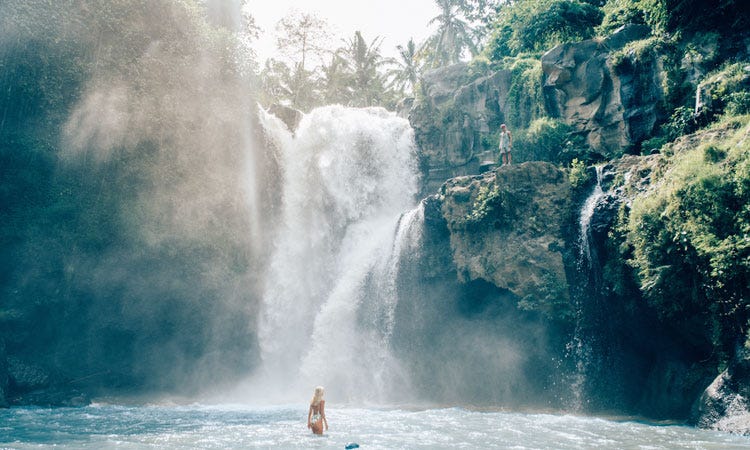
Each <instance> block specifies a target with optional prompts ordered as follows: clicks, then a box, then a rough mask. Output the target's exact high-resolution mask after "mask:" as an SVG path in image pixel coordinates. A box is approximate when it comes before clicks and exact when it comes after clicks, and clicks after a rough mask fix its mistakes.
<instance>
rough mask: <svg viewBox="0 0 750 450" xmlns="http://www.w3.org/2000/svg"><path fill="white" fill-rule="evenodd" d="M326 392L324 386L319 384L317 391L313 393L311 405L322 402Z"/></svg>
mask: <svg viewBox="0 0 750 450" xmlns="http://www.w3.org/2000/svg"><path fill="white" fill-rule="evenodd" d="M324 393H325V390H324V389H323V386H318V387H316V388H315V392H314V393H313V397H312V400H310V404H311V405H317V404H318V403H320V401H321V400H323V394H324Z"/></svg>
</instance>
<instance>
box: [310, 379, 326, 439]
mask: <svg viewBox="0 0 750 450" xmlns="http://www.w3.org/2000/svg"><path fill="white" fill-rule="evenodd" d="M323 393H324V391H323V386H318V387H316V388H315V393H313V398H312V400H310V410H309V411H308V412H307V428H311V429H312V432H313V433H315V434H323V424H325V426H326V430H328V420H326V401H325V400H323Z"/></svg>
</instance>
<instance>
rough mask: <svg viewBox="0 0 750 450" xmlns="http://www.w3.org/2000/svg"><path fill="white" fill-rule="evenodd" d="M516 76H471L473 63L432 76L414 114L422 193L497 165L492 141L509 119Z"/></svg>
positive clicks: (427, 76) (411, 118) (503, 73)
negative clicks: (513, 77) (445, 182)
mask: <svg viewBox="0 0 750 450" xmlns="http://www.w3.org/2000/svg"><path fill="white" fill-rule="evenodd" d="M510 84H511V73H510V71H507V70H501V71H496V72H492V73H489V74H488V75H486V76H483V77H479V78H477V77H474V79H472V77H471V75H470V70H469V66H468V65H467V64H456V65H453V66H449V67H444V68H441V69H436V70H432V71H429V72H427V73H426V74H425V75H424V78H423V79H422V81H421V85H422V92H421V94H422V95H421V96H419V97H418V100H417V101H416V102H415V103H414V105H413V106H412V108H411V110H410V112H409V122H410V123H411V126H412V128H414V135H415V139H416V142H417V146H418V148H419V157H420V165H421V168H422V173H423V180H422V181H423V189H422V193H423V194H425V195H426V194H427V193H430V192H435V191H436V190H437V189H438V188H439V187H440V185H441V184H442V183H443V182H444V181H445V180H447V179H449V178H452V177H456V176H462V175H468V174H477V173H479V172H480V166H482V164H483V163H489V162H494V154H493V152H492V150H493V148H491V146H490V145H488V144H487V142H486V138H487V136H488V135H490V134H491V133H493V132H495V131H497V129H498V128H499V126H500V124H501V123H502V122H503V121H505V111H506V106H507V105H506V103H507V101H508V91H509V89H510Z"/></svg>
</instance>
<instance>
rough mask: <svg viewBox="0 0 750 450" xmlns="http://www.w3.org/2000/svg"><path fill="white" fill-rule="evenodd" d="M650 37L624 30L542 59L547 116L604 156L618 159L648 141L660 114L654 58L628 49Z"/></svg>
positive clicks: (637, 29) (642, 30)
mask: <svg viewBox="0 0 750 450" xmlns="http://www.w3.org/2000/svg"><path fill="white" fill-rule="evenodd" d="M649 34H650V31H649V28H648V27H646V26H643V25H628V26H625V27H623V28H621V29H619V30H618V31H617V32H615V33H614V34H612V35H611V36H609V37H607V38H605V39H602V40H595V39H591V40H587V41H582V42H576V43H566V44H561V45H558V46H557V47H555V48H553V49H551V50H550V51H548V52H547V53H545V54H544V55H543V56H542V70H543V71H544V86H543V89H544V101H545V108H546V110H547V112H548V114H550V115H551V116H552V117H554V118H560V119H562V120H563V121H564V122H566V123H567V124H568V125H571V126H573V127H574V128H575V129H576V131H577V132H578V133H580V134H581V135H582V136H584V137H585V138H586V142H587V143H588V145H589V146H590V147H591V148H592V149H593V150H594V151H596V152H598V153H600V154H601V155H603V156H604V157H607V158H612V157H618V156H620V155H622V154H623V150H626V149H628V148H629V147H631V146H634V145H635V146H637V145H638V144H640V142H641V141H643V140H644V139H646V138H648V137H650V136H651V134H652V131H653V128H654V125H655V124H656V122H657V120H658V119H659V118H660V117H661V115H662V114H663V113H661V112H660V110H659V103H660V101H661V99H662V97H663V93H662V90H661V82H660V79H661V77H662V76H663V75H662V70H661V67H660V62H659V59H658V58H657V57H656V56H655V54H652V53H649V52H639V51H638V48H637V46H635V45H632V43H634V42H635V41H638V40H641V39H644V38H646V37H647V36H648V35H649ZM629 44H631V46H628V45H629ZM615 56H617V58H615Z"/></svg>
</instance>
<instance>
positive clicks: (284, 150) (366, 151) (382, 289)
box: [256, 106, 423, 401]
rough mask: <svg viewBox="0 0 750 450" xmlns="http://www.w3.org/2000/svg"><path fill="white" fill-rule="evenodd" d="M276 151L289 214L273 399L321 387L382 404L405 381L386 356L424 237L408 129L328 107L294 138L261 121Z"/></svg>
mask: <svg viewBox="0 0 750 450" xmlns="http://www.w3.org/2000/svg"><path fill="white" fill-rule="evenodd" d="M261 116H262V117H261V124H262V126H263V127H264V128H265V130H266V134H267V135H270V136H272V138H273V139H274V141H275V146H276V147H277V148H278V158H279V162H280V166H281V167H282V177H283V179H282V180H281V185H282V186H283V188H282V202H283V204H282V206H281V213H280V219H279V222H280V223H278V226H277V227H276V228H277V229H276V235H275V236H274V238H273V239H274V240H273V243H272V254H271V255H270V260H269V266H268V270H267V274H266V277H265V288H264V294H263V304H262V311H261V315H260V320H259V324H258V334H259V341H260V347H261V356H262V368H261V370H260V371H259V372H260V373H259V379H258V380H257V381H256V382H257V383H261V384H262V385H263V386H264V387H265V390H266V391H268V392H269V395H270V396H271V397H272V398H270V399H269V400H273V401H279V400H287V396H293V398H290V399H289V400H292V401H299V400H300V398H304V397H300V395H304V396H307V395H309V392H307V390H309V389H311V388H312V387H313V386H315V385H319V384H322V385H324V386H326V387H327V388H328V391H329V395H330V396H333V397H334V398H338V399H339V400H351V401H355V400H356V401H363V400H364V401H367V400H369V401H380V400H381V399H382V397H383V395H385V391H384V386H386V385H388V384H392V382H393V379H392V378H389V377H394V376H397V374H398V369H397V364H396V362H395V361H393V358H391V357H390V354H389V352H388V346H389V339H390V333H391V331H392V328H393V314H394V309H395V304H396V301H397V300H396V299H397V295H396V285H395V279H396V276H395V275H396V272H397V271H398V260H399V255H400V253H401V252H402V251H404V250H405V249H406V248H412V247H413V246H412V244H409V242H410V240H411V241H412V242H413V240H415V239H418V238H419V234H420V232H419V229H420V226H421V225H419V224H421V222H422V218H421V217H420V216H421V215H423V212H420V211H422V210H421V207H417V208H416V209H413V210H411V211H410V212H409V213H406V214H403V215H402V212H403V211H406V210H409V209H411V208H412V206H413V201H414V195H415V193H416V191H417V175H416V173H417V170H416V165H415V145H414V140H413V132H412V130H411V127H410V126H409V124H408V122H407V121H406V120H404V119H400V118H398V117H396V116H395V115H393V114H391V113H388V112H387V111H385V110H383V109H380V108H368V109H350V108H344V107H341V106H329V107H324V108H319V109H316V110H314V111H312V112H311V113H310V114H308V115H306V116H305V117H304V118H303V120H302V121H301V123H300V125H299V127H298V129H297V130H296V133H295V134H294V136H292V134H291V133H290V132H288V130H286V128H285V127H284V126H283V124H281V123H280V121H279V120H278V119H276V118H275V117H272V116H269V115H267V114H263V113H262V114H261Z"/></svg>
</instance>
